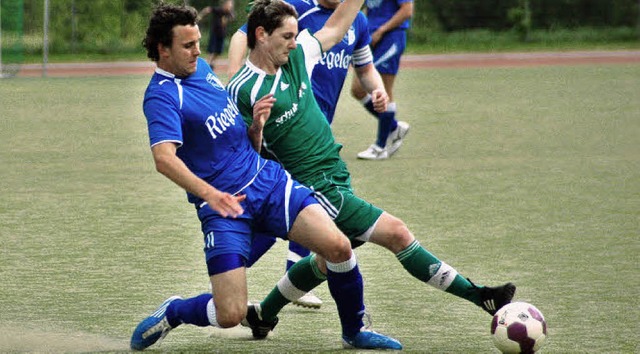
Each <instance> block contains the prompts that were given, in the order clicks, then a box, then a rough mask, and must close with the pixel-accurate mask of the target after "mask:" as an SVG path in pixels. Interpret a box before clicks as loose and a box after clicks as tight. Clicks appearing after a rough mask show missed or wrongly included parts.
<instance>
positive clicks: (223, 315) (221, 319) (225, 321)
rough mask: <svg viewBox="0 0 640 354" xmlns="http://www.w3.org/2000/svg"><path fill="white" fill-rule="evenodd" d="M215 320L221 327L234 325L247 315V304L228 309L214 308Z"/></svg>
mask: <svg viewBox="0 0 640 354" xmlns="http://www.w3.org/2000/svg"><path fill="white" fill-rule="evenodd" d="M216 311H217V313H216V321H217V322H218V325H220V327H222V328H230V327H235V326H237V325H239V324H240V321H242V319H243V318H244V317H245V316H246V315H247V304H246V303H245V304H244V306H234V307H233V308H229V309H216Z"/></svg>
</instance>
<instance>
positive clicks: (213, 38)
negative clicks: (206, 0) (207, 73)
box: [198, 0, 235, 70]
mask: <svg viewBox="0 0 640 354" xmlns="http://www.w3.org/2000/svg"><path fill="white" fill-rule="evenodd" d="M218 3H219V4H220V5H219V6H216V4H218ZM233 8H234V7H233V0H214V1H213V3H212V5H211V6H207V7H205V8H204V9H202V10H201V11H200V13H199V14H198V22H200V21H201V20H202V19H203V18H204V17H206V16H208V15H211V25H210V26H209V45H208V46H207V53H209V59H208V61H209V66H210V67H211V69H212V70H215V64H216V59H217V58H218V57H219V56H220V55H221V54H222V52H223V51H224V42H225V38H226V36H227V26H228V25H229V22H231V21H233V19H234V18H235V12H234V10H233Z"/></svg>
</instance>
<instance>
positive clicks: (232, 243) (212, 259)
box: [198, 162, 317, 275]
mask: <svg viewBox="0 0 640 354" xmlns="http://www.w3.org/2000/svg"><path fill="white" fill-rule="evenodd" d="M241 193H242V194H246V196H247V199H245V200H244V201H243V202H242V203H241V205H242V207H243V208H244V213H243V214H242V215H240V216H238V217H237V218H235V219H234V218H225V217H222V216H221V215H220V214H218V213H217V212H216V211H214V210H213V209H211V207H209V205H204V206H203V207H201V208H199V209H198V218H199V219H200V223H201V225H202V233H203V234H204V253H205V257H206V260H207V268H208V270H209V275H214V274H218V273H223V272H226V271H229V270H232V269H235V268H238V267H242V266H244V265H245V264H246V260H247V259H248V258H249V254H250V252H251V242H252V240H253V237H254V236H253V235H254V234H268V235H270V236H276V237H279V238H282V239H286V238H287V234H288V233H289V231H290V230H291V227H292V226H293V222H294V221H295V220H296V218H297V217H298V214H299V213H300V211H302V209H304V208H305V207H307V206H309V205H311V204H316V203H317V201H316V200H315V198H313V191H311V189H309V188H307V187H305V186H303V185H301V184H300V183H298V182H297V181H295V180H293V179H292V178H291V176H290V175H289V174H288V173H287V172H285V171H284V169H282V168H281V167H280V165H278V164H277V163H275V162H269V163H267V165H266V166H265V167H264V168H263V169H262V171H261V172H260V174H258V176H257V178H256V179H255V180H254V181H253V183H252V184H250V185H249V186H248V187H247V188H245V189H244V190H243V191H242V192H241ZM232 255H235V256H234V257H229V256H232ZM220 260H223V261H220Z"/></svg>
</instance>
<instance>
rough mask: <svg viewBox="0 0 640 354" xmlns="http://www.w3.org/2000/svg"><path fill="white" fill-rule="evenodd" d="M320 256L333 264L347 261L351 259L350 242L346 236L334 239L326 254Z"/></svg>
mask: <svg viewBox="0 0 640 354" xmlns="http://www.w3.org/2000/svg"><path fill="white" fill-rule="evenodd" d="M322 256H323V257H324V258H326V259H327V260H328V261H329V262H333V263H337V262H344V261H346V260H349V258H351V242H349V239H348V238H347V237H346V236H344V235H341V236H340V237H338V238H336V239H335V241H334V242H333V244H332V245H331V247H330V248H329V249H328V250H327V252H326V254H324V255H322Z"/></svg>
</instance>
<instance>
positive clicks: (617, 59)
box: [17, 50, 640, 77]
mask: <svg viewBox="0 0 640 354" xmlns="http://www.w3.org/2000/svg"><path fill="white" fill-rule="evenodd" d="M630 63H633V64H640V51H634V50H628V51H573V52H541V53H497V54H436V55H404V56H403V57H402V62H401V66H402V67H403V68H423V69H424V68H469V67H523V66H542V65H583V64H630ZM226 64H227V63H226V61H221V62H220V64H219V65H218V67H219V70H220V71H221V72H222V73H224V72H225V71H226ZM154 68H155V64H154V63H153V62H151V61H140V62H108V63H65V64H48V65H47V69H46V76H47V77H71V76H109V75H110V76H113V75H143V74H146V75H150V74H151V73H153V70H154ZM17 76H19V77H41V76H43V65H42V64H28V65H22V67H21V69H20V71H19V72H18V74H17Z"/></svg>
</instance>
